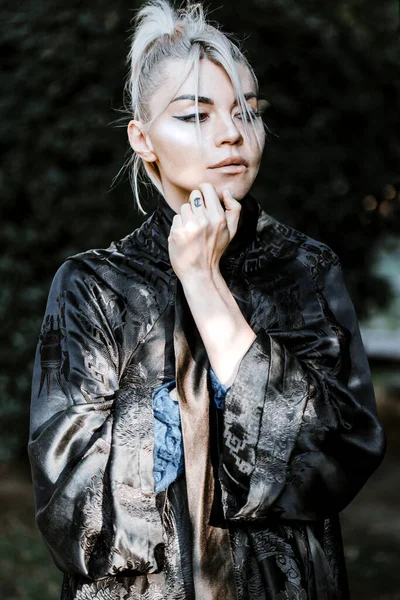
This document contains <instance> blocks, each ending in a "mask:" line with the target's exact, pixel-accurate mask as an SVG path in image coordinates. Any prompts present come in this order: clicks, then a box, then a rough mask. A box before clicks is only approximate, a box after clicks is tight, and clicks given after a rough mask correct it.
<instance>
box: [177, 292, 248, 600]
mask: <svg viewBox="0 0 400 600" xmlns="http://www.w3.org/2000/svg"><path fill="white" fill-rule="evenodd" d="M175 306H176V313H175V326H174V350H175V364H176V382H177V393H178V400H179V407H180V415H181V426H182V436H183V445H184V451H185V472H186V473H185V477H186V489H187V499H188V507H189V515H190V522H191V534H192V565H193V581H194V588H195V596H196V598H201V599H202V600H217V599H219V598H225V599H226V600H236V598H237V595H236V588H235V583H234V581H235V578H234V571H233V559H232V554H231V549H230V543H229V531H228V529H226V528H225V529H223V528H220V527H213V526H211V525H209V520H210V513H211V506H212V503H213V499H214V476H213V467H212V463H211V458H210V443H211V440H210V428H209V419H210V415H209V407H210V396H209V392H208V386H207V373H208V368H209V361H208V357H207V353H206V350H205V348H204V345H203V343H202V340H201V337H200V335H199V333H198V330H197V328H196V325H195V322H194V320H193V317H192V314H191V312H190V309H189V306H188V305H187V302H186V299H185V296H184V292H183V289H182V285H181V284H180V283H178V286H177V294H176V305H175Z"/></svg>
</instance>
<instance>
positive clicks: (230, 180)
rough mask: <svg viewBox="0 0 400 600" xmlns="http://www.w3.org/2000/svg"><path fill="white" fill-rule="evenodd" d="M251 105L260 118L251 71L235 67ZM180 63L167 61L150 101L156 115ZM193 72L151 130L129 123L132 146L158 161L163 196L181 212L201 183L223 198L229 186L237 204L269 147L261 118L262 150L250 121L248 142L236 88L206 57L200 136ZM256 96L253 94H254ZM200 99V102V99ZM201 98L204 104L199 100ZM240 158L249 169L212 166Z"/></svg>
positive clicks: (201, 73)
mask: <svg viewBox="0 0 400 600" xmlns="http://www.w3.org/2000/svg"><path fill="white" fill-rule="evenodd" d="M236 66H237V72H238V75H239V78H240V82H241V85H242V90H243V92H244V93H245V94H246V95H248V98H247V103H248V106H249V108H250V109H251V110H253V111H254V113H256V114H258V112H257V111H258V101H257V97H256V96H255V94H256V89H255V84H254V81H253V78H252V76H251V73H250V71H249V69H248V68H247V67H246V66H245V65H243V64H241V63H236ZM182 70H183V66H182V61H172V60H170V61H168V62H167V63H166V66H165V71H164V76H165V80H164V81H163V85H162V86H160V88H159V90H158V91H157V93H156V94H155V95H154V96H153V98H152V99H151V103H150V111H151V115H152V116H153V115H155V114H158V113H159V112H160V111H161V110H162V108H163V107H164V106H165V104H166V103H167V102H168V100H169V98H171V95H172V94H173V92H174V89H176V86H177V85H178V83H179V77H180V74H181V73H182ZM194 93H195V81H194V71H193V70H192V72H191V73H190V74H189V76H188V77H187V79H186V81H185V82H184V83H183V84H182V86H181V87H180V89H179V90H178V92H176V93H175V95H174V97H173V100H172V102H170V104H169V105H168V107H167V108H166V109H165V110H163V111H162V112H161V114H159V116H157V118H156V119H155V120H154V121H153V123H152V124H151V126H150V127H146V124H143V123H141V122H140V121H134V120H132V121H130V122H129V125H128V138H129V142H130V144H131V146H132V148H133V149H134V150H135V151H136V152H137V153H138V154H139V155H140V156H141V157H142V158H143V159H144V160H146V161H148V162H155V164H156V165H157V167H158V169H159V173H160V176H161V181H162V186H163V192H164V196H165V198H166V200H167V202H168V203H169V204H170V206H172V208H173V209H174V210H175V211H176V212H179V209H180V207H181V206H182V204H183V203H185V202H187V201H188V199H189V195H190V193H191V192H192V191H193V190H195V189H198V186H199V184H200V183H210V184H212V185H213V186H214V188H215V190H216V192H217V194H218V197H219V198H220V199H221V198H222V192H223V189H224V188H229V189H230V191H231V192H232V194H233V196H234V198H236V200H241V199H242V198H244V196H245V195H246V194H247V193H248V192H249V190H250V188H251V186H252V184H253V182H254V179H255V177H256V175H257V173H258V169H259V166H260V161H261V156H262V152H263V149H264V144H265V131H264V126H263V122H262V119H261V117H260V116H258V117H257V118H256V120H255V121H254V123H255V127H256V130H257V133H258V137H259V140H260V142H261V144H260V146H261V147H260V146H259V145H258V144H257V139H256V136H255V134H254V131H253V127H252V125H251V123H250V122H249V123H248V124H249V130H250V138H249V139H247V138H246V136H245V130H244V119H245V118H246V115H242V112H241V110H240V105H238V104H237V103H236V97H235V90H234V87H233V86H232V83H231V80H230V78H229V76H228V74H227V73H226V71H225V70H224V69H223V68H222V67H221V66H219V65H217V64H215V63H213V62H212V61H210V60H208V59H206V58H205V59H202V60H200V69H199V90H198V95H199V104H198V113H199V119H200V128H201V133H202V141H200V140H199V139H198V136H197V132H196V118H195V114H196V106H195V101H194V100H193V99H191V98H187V99H177V98H178V97H180V96H185V95H189V96H194ZM252 94H254V96H252ZM201 97H202V98H201ZM201 100H202V101H201ZM232 156H235V157H238V156H239V157H241V158H243V159H245V160H246V161H247V166H244V165H240V166H236V168H235V167H220V168H212V167H213V165H215V164H217V163H219V162H220V161H222V160H224V159H226V158H229V157H232Z"/></svg>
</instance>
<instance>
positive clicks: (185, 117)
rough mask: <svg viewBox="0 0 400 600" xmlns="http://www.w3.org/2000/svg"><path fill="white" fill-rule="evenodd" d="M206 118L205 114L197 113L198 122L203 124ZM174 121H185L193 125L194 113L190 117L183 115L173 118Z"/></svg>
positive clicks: (194, 120)
mask: <svg viewBox="0 0 400 600" xmlns="http://www.w3.org/2000/svg"><path fill="white" fill-rule="evenodd" d="M207 117H208V115H207V113H204V112H203V113H199V121H200V123H203V122H204V121H205V120H206V118H207ZM174 119H179V121H185V122H187V123H195V122H196V113H193V114H192V115H185V116H184V117H177V116H176V117H174Z"/></svg>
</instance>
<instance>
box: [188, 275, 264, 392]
mask: <svg viewBox="0 0 400 600" xmlns="http://www.w3.org/2000/svg"><path fill="white" fill-rule="evenodd" d="M181 283H182V287H183V290H184V293H185V296H186V299H187V302H188V304H189V307H190V310H191V313H192V315H193V318H194V321H195V323H196V325H197V328H198V330H199V333H200V335H201V338H202V340H203V343H204V346H205V348H206V351H207V354H208V358H209V360H210V364H211V366H212V368H213V369H214V372H215V374H216V375H217V377H218V379H219V380H220V381H221V383H222V384H223V385H225V386H226V387H228V386H230V385H231V384H232V383H233V381H234V379H235V377H236V373H237V370H238V368H239V364H240V361H241V359H242V357H243V356H244V354H245V353H246V352H247V350H248V349H249V347H250V346H251V344H252V342H253V341H254V339H255V337H256V334H255V333H254V331H253V330H252V328H251V327H250V325H249V324H248V323H247V321H246V319H245V318H244V316H243V314H242V312H241V310H240V308H239V306H238V304H237V302H236V300H235V298H234V297H233V296H232V293H231V291H230V289H229V287H228V286H227V284H226V281H225V279H224V278H223V276H222V275H221V272H220V271H219V269H215V270H214V271H212V272H211V273H209V274H208V273H202V272H199V273H196V274H195V275H192V276H190V277H186V278H185V279H184V280H183V281H181Z"/></svg>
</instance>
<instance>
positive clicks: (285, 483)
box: [220, 251, 385, 520]
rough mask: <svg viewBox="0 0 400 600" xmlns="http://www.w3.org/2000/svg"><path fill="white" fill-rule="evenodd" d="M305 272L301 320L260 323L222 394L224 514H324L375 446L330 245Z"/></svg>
mask: <svg viewBox="0 0 400 600" xmlns="http://www.w3.org/2000/svg"><path fill="white" fill-rule="evenodd" d="M330 252H331V253H332V251H330ZM303 272H304V273H305V272H306V268H303ZM304 276H305V277H307V279H305V280H304V281H303V286H305V287H307V286H308V289H307V290H306V292H305V294H306V296H307V297H308V298H309V300H308V301H307V303H306V304H305V305H304V306H303V314H304V315H305V320H304V325H303V327H299V328H297V329H291V330H283V331H279V330H277V329H274V330H273V331H271V332H269V331H268V330H267V329H266V328H261V329H260V330H259V331H258V334H257V336H256V338H255V340H254V341H253V343H252V345H251V346H250V348H249V349H248V351H247V352H246V354H245V355H244V357H243V358H242V360H241V363H240V365H239V370H238V372H237V375H236V378H235V380H234V382H233V384H232V386H231V388H230V390H229V391H228V393H227V395H226V399H225V410H224V434H223V440H224V442H223V453H222V465H221V468H220V480H221V485H222V488H223V498H224V510H225V514H226V517H227V518H229V519H233V520H235V519H237V520H240V519H244V520H256V519H259V518H262V517H265V516H267V515H268V513H269V512H270V511H273V512H274V513H275V514H278V515H280V516H281V518H283V519H297V520H317V519H321V518H326V517H328V516H330V515H332V514H334V513H338V512H340V511H341V510H342V509H343V508H345V507H346V506H347V504H348V503H349V502H350V501H351V500H352V499H353V497H354V496H355V495H356V494H357V493H358V491H359V490H360V489H361V487H362V486H363V485H364V484H365V482H366V481H367V479H368V478H369V477H370V475H371V474H372V473H373V471H374V470H375V469H376V468H377V466H378V465H379V464H380V462H381V460H382V457H383V455H384V451H385V436H384V433H383V431H382V427H381V424H380V422H379V419H378V417H377V411H376V404H375V397H374V390H373V386H372V381H371V376H370V370H369V365H368V362H367V358H366V355H365V352H364V348H363V345H362V341H361V337H360V332H359V328H358V324H357V319H356V315H355V311H354V308H353V304H352V302H351V300H350V298H349V295H348V293H347V290H346V287H345V284H344V281H343V276H342V271H341V267H340V264H339V261H338V260H337V257H336V256H335V255H334V254H333V253H332V254H331V260H330V261H329V264H326V265H325V266H324V268H321V272H320V274H319V275H318V277H317V278H316V283H313V284H312V283H311V281H310V278H309V277H308V275H306V274H305V275H304Z"/></svg>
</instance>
